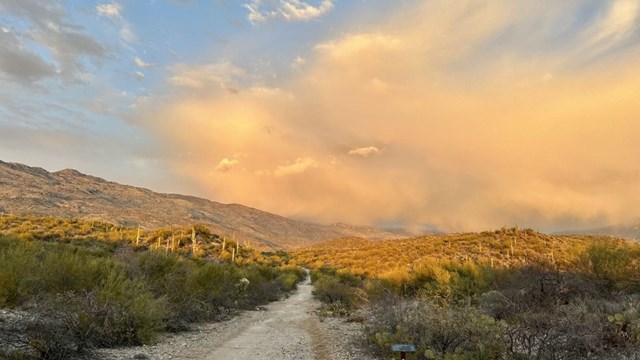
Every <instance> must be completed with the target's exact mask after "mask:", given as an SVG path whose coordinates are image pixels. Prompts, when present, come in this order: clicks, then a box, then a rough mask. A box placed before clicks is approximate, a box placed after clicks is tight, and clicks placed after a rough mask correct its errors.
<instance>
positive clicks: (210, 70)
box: [169, 61, 245, 92]
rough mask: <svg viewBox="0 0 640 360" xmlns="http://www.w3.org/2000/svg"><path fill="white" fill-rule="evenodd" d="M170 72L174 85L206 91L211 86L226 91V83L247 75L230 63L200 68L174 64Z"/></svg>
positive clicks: (199, 66) (200, 66)
mask: <svg viewBox="0 0 640 360" xmlns="http://www.w3.org/2000/svg"><path fill="white" fill-rule="evenodd" d="M169 70H170V72H171V76H170V77H169V82H170V83H171V84H172V85H175V86H180V87H185V88H191V89H204V88H210V87H211V86H214V87H216V88H225V89H226V85H225V84H226V83H229V82H234V81H236V80H237V79H239V78H242V77H243V76H244V75H245V71H244V70H243V69H241V68H240V67H237V66H236V65H234V64H232V63H230V62H228V61H225V62H220V63H216V64H207V65H198V66H190V65H187V64H174V65H172V66H171V67H170V69H169ZM236 92H237V91H236Z"/></svg>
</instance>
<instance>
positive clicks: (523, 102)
mask: <svg viewBox="0 0 640 360" xmlns="http://www.w3.org/2000/svg"><path fill="white" fill-rule="evenodd" d="M604 9H605V10H606V11H605V12H604V14H607V11H608V10H607V9H609V7H608V6H605V7H604ZM584 12H585V9H584V8H583V5H582V2H580V1H567V2H555V1H551V0H549V1H541V2H511V1H496V2H480V3H478V2H452V1H448V0H436V1H428V2H419V4H413V5H407V6H406V7H403V8H402V9H400V10H397V12H395V13H393V14H389V17H388V19H387V20H385V21H384V22H381V23H375V24H372V25H371V26H370V27H369V28H367V27H365V26H362V27H358V31H351V32H337V33H340V34H341V35H338V36H334V37H333V38H331V39H327V40H324V41H322V43H321V44H318V45H317V46H315V47H314V50H312V51H311V52H310V53H308V54H306V55H305V60H306V63H305V65H304V69H303V71H294V70H293V69H292V71H291V74H290V76H289V77H287V78H286V80H281V81H278V80H273V83H271V86H269V87H266V86H265V84H264V82H263V81H261V79H263V78H262V77H260V76H259V75H261V74H253V73H251V72H250V71H249V70H243V71H239V70H237V69H236V67H235V66H232V65H231V64H229V63H225V62H224V61H223V62H221V63H216V62H214V64H218V65H206V66H193V65H192V66H189V65H180V66H179V67H178V68H175V69H174V71H173V73H172V76H171V79H170V83H171V84H173V85H179V86H174V87H172V93H171V95H172V96H170V97H164V98H162V101H158V102H153V103H151V104H149V106H148V107H147V108H146V110H144V111H142V112H141V113H140V114H138V116H137V118H138V119H139V121H140V125H141V126H143V127H145V128H147V129H149V131H151V132H152V133H153V134H155V135H156V136H157V137H158V138H159V139H160V141H161V142H162V143H163V144H166V146H167V148H169V149H174V150H175V151H174V152H182V151H191V152H192V154H194V155H193V156H192V157H190V158H189V159H185V158H172V157H170V158H169V166H171V168H172V169H173V171H174V172H175V173H176V174H188V176H190V178H191V179H192V180H193V181H194V182H196V183H198V184H199V185H200V186H201V187H202V188H203V189H205V191H206V194H207V195H208V196H210V197H212V198H214V199H216V200H220V201H224V202H239V203H244V204H246V205H249V206H253V207H257V208H261V209H265V210H267V211H272V212H276V213H279V214H283V215H287V216H294V217H301V218H305V219H313V220H315V221H321V222H336V221H343V222H351V223H360V224H375V223H377V222H380V221H391V222H394V223H398V224H404V225H406V226H413V225H425V224H428V225H432V226H435V227H437V228H439V229H441V230H450V231H465V230H484V229H490V228H494V229H495V228H499V227H501V226H503V225H516V224H517V225H519V226H522V227H533V228H537V229H542V230H558V229H563V228H580V227H585V228H586V227H593V226H594V225H601V224H606V223H611V222H616V221H618V220H621V219H625V218H631V217H637V216H638V212H637V204H638V202H640V177H639V176H638V174H640V162H639V161H638V159H637V154H640V142H638V141H637V139H636V136H635V134H638V133H640V123H639V122H638V121H637V114H638V113H640V103H639V102H638V101H637V87H638V85H637V84H638V79H639V78H640V64H639V63H638V62H637V59H638V56H639V55H640V47H638V45H637V43H634V42H628V41H624V40H621V42H619V43H618V45H617V46H616V51H615V54H614V55H611V54H612V53H609V52H607V51H605V52H598V53H597V54H596V53H591V52H583V49H585V48H588V47H589V46H590V44H591V40H589V38H588V37H585V36H584V34H585V33H588V32H589V31H591V30H590V29H597V28H599V27H600V25H598V24H600V23H601V22H602V18H601V17H597V16H595V17H593V18H585V19H584V20H583V21H582V22H577V21H573V22H571V21H568V20H567V19H576V18H580V19H583V18H584ZM604 18H606V16H604ZM621 23H628V22H626V21H623V22H621ZM623 27H624V26H623ZM595 33H596V32H594V34H595ZM625 33H626V32H625ZM629 36H631V35H626V38H627V39H628V38H629ZM623 38H625V37H623ZM578 54H581V55H584V56H586V57H584V56H578ZM220 64H226V65H224V66H221V65H220ZM548 74H549V75H550V76H547V75H548ZM220 82H225V83H226V82H233V83H234V87H236V88H237V89H239V90H240V93H239V94H238V96H229V94H228V92H226V91H221V90H224V89H222V88H221V86H220ZM265 88H266V90H263V91H257V90H256V89H265ZM194 89H197V90H198V91H193V90H194ZM350 144H384V156H369V157H368V158H367V161H361V160H362V159H361V158H359V157H358V155H360V156H363V155H364V154H365V153H370V154H371V155H373V154H374V153H375V150H373V149H369V150H366V149H368V148H369V146H364V147H362V148H359V149H357V148H353V147H351V146H350ZM372 147H373V146H372ZM178 150H179V151H178ZM378 150H379V149H378ZM351 151H355V152H356V153H354V154H351V156H350V154H349V152H351ZM240 152H242V153H246V154H248V156H247V157H246V158H243V160H242V167H243V169H246V171H231V172H228V173H227V174H226V175H225V176H207V175H206V172H205V174H203V172H202V169H206V168H208V167H209V166H210V159H211V158H216V157H217V156H219V155H218V154H235V153H240ZM354 155H355V156H354ZM293 159H296V160H293ZM287 175H289V176H287Z"/></svg>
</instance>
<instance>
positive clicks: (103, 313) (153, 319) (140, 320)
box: [86, 271, 167, 346]
mask: <svg viewBox="0 0 640 360" xmlns="http://www.w3.org/2000/svg"><path fill="white" fill-rule="evenodd" d="M92 295H93V294H92ZM94 296H95V302H94V306H93V308H92V309H88V311H87V312H86V316H87V317H88V319H89V321H91V322H94V323H98V324H101V326H100V327H99V332H100V334H99V335H98V339H99V341H98V345H100V346H114V345H140V344H148V343H150V342H152V341H153V340H154V337H155V335H156V333H157V332H158V331H160V330H162V329H163V328H164V322H163V320H164V318H165V317H166V315H167V310H166V304H165V299H164V297H160V298H156V297H154V296H153V294H152V293H151V292H150V291H149V290H148V289H147V288H146V284H145V283H144V282H143V281H142V280H141V279H129V278H128V277H127V276H126V275H125V273H124V272H122V271H113V272H112V273H110V274H109V275H108V277H107V279H106V280H105V281H104V283H103V284H102V286H100V287H99V288H98V289H96V290H95V295H94Z"/></svg>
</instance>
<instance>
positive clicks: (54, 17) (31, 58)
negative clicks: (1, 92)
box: [0, 0, 107, 84]
mask: <svg viewBox="0 0 640 360" xmlns="http://www.w3.org/2000/svg"><path fill="white" fill-rule="evenodd" d="M0 10H1V11H3V12H5V13H6V14H9V15H10V16H13V17H15V18H17V19H19V20H21V21H27V22H28V23H29V25H30V29H29V30H27V31H25V32H16V33H13V32H4V31H3V34H2V42H1V43H0V47H1V49H0V71H1V72H3V73H5V75H7V76H8V77H9V78H10V79H11V80H14V81H17V82H19V83H23V84H26V83H33V82H35V81H38V80H41V79H43V78H47V77H56V78H58V79H60V80H63V81H66V82H68V81H78V78H79V75H80V74H81V73H82V72H83V71H84V70H85V58H89V59H91V60H93V61H96V60H99V59H101V58H104V57H105V56H106V53H107V51H106V49H105V48H104V47H103V46H102V45H101V44H100V43H99V42H98V41H96V40H95V39H94V38H92V37H91V36H89V35H87V34H85V33H84V28H83V27H82V26H79V25H75V24H72V23H70V22H69V21H68V20H67V18H68V17H67V14H66V12H65V11H64V9H63V8H62V7H61V6H60V4H59V3H58V2H57V1H50V2H49V1H48V2H44V1H22V0H0ZM34 45H37V46H42V47H44V48H46V49H47V50H48V51H49V52H50V53H49V55H50V56H51V58H53V59H54V61H55V63H54V64H51V63H48V62H47V61H46V60H45V59H44V58H43V57H41V56H39V55H37V54H36V53H34V52H31V51H30V50H29V47H30V46H34Z"/></svg>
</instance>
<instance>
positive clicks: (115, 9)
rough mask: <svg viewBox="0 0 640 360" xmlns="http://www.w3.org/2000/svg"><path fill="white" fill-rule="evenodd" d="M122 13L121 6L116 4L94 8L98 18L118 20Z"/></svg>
mask: <svg viewBox="0 0 640 360" xmlns="http://www.w3.org/2000/svg"><path fill="white" fill-rule="evenodd" d="M121 11H122V5H120V4H118V3H111V4H100V5H98V6H96V12H97V13H98V15H100V16H106V17H109V18H113V19H120V18H122V15H120V12H121Z"/></svg>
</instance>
